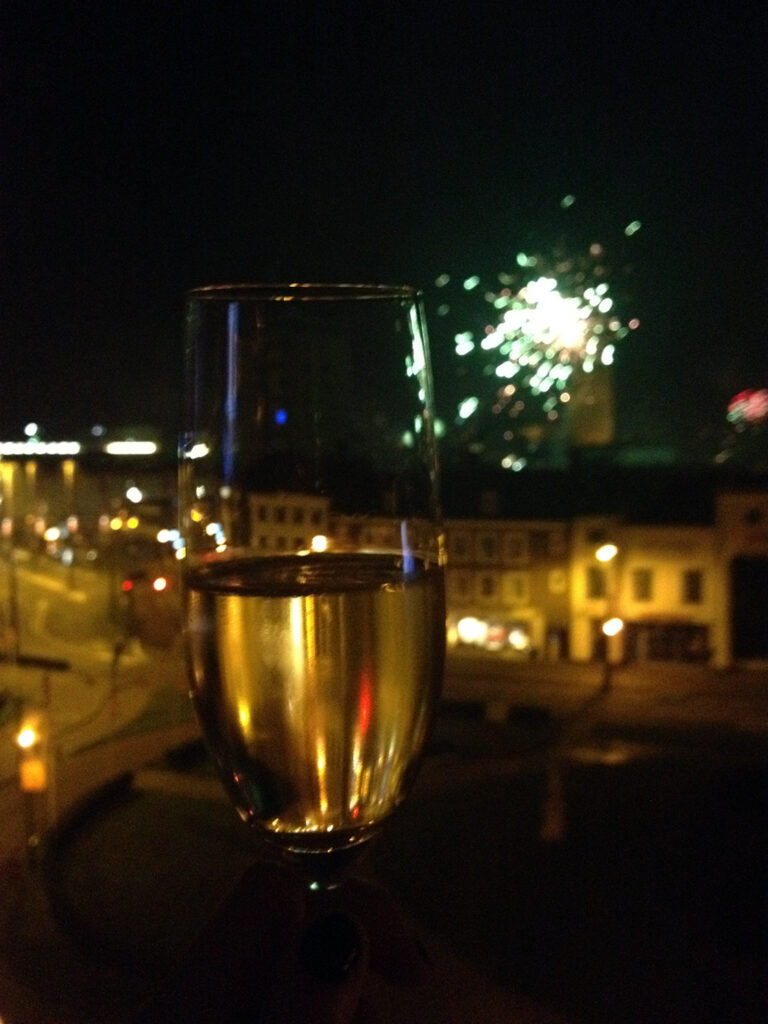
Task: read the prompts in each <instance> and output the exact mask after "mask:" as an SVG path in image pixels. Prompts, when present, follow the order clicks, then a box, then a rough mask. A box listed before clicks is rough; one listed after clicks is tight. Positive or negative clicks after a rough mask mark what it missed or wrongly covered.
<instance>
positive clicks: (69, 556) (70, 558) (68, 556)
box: [61, 548, 75, 565]
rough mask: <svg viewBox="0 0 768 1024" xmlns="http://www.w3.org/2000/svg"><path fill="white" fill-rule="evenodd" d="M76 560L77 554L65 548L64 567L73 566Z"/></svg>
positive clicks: (62, 556)
mask: <svg viewBox="0 0 768 1024" xmlns="http://www.w3.org/2000/svg"><path fill="white" fill-rule="evenodd" d="M74 560H75V553H74V551H73V550H72V548H64V550H63V551H62V552H61V564H62V565H72V563H73V562H74Z"/></svg>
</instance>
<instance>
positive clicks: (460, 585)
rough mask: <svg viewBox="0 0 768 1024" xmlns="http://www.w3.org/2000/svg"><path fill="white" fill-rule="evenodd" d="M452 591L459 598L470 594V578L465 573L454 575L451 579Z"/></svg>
mask: <svg viewBox="0 0 768 1024" xmlns="http://www.w3.org/2000/svg"><path fill="white" fill-rule="evenodd" d="M451 579H452V582H453V589H454V591H455V592H456V594H457V595H458V596H459V597H467V596H468V595H469V594H471V593H472V577H471V576H470V575H468V574H467V573H465V572H460V573H454V575H453V576H452V577H451Z"/></svg>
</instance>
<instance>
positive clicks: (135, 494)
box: [125, 487, 144, 505]
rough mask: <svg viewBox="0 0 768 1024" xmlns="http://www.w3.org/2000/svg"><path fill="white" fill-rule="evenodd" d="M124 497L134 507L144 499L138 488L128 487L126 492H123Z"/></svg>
mask: <svg viewBox="0 0 768 1024" xmlns="http://www.w3.org/2000/svg"><path fill="white" fill-rule="evenodd" d="M125 496H126V498H127V499H128V501H132V502H133V503H134V505H136V504H138V502H140V501H141V500H142V498H143V497H144V495H143V494H142V492H141V490H140V489H139V488H138V487H129V488H128V490H127V491H126V492H125Z"/></svg>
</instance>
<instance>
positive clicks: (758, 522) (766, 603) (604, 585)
mask: <svg viewBox="0 0 768 1024" xmlns="http://www.w3.org/2000/svg"><path fill="white" fill-rule="evenodd" d="M446 533H447V538H448V553H449V562H448V573H447V575H448V579H447V596H448V626H449V642H453V643H455V644H458V645H461V644H473V645H476V646H479V647H482V648H485V649H490V650H499V651H500V650H506V651H508V652H509V653H510V654H511V655H514V653H515V652H517V653H521V654H525V655H527V656H531V655H534V656H541V657H544V658H547V659H550V660H557V659H560V658H564V657H567V658H570V659H572V660H574V661H590V660H597V659H603V658H607V659H608V660H610V661H613V662H621V661H665V660H671V661H685V662H700V663H708V664H711V665H713V666H714V667H717V668H725V667H727V666H729V665H732V664H733V663H734V662H738V663H745V662H761V663H762V662H766V661H768V614H767V613H766V608H768V494H766V493H764V492H738V493H722V494H719V495H717V497H716V498H715V502H714V509H713V517H712V521H711V522H710V523H707V524H689V523H683V524H671V523H667V524H664V523H640V522H638V523H633V522H631V521H627V519H626V518H622V519H618V518H616V517H611V516H583V517H576V518H574V519H573V520H571V521H570V522H568V521H556V522H555V521H553V522H541V521H535V522H534V521H531V522H527V521H516V520H506V521H505V520H449V521H448V523H447V524H446ZM611 619H613V620H620V627H619V628H618V630H617V632H616V633H615V635H613V636H610V637H606V635H605V634H604V632H603V625H604V624H605V623H606V622H607V621H608V620H611ZM521 632H522V633H524V634H525V635H526V636H527V642H526V643H521Z"/></svg>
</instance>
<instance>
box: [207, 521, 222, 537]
mask: <svg viewBox="0 0 768 1024" xmlns="http://www.w3.org/2000/svg"><path fill="white" fill-rule="evenodd" d="M220 531H221V523H208V525H207V526H206V528H205V532H206V533H207V535H208V536H209V537H214V536H215V535H216V534H217V533H219V532H220Z"/></svg>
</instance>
